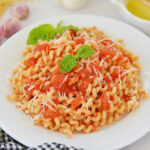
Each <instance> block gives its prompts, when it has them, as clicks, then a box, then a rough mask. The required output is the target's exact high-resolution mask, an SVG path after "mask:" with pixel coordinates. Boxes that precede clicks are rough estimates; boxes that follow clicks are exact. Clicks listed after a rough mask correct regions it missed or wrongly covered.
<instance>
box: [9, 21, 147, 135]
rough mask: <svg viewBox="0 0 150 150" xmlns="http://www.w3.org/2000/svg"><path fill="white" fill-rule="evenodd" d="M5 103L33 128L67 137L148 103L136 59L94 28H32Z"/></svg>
mask: <svg viewBox="0 0 150 150" xmlns="http://www.w3.org/2000/svg"><path fill="white" fill-rule="evenodd" d="M27 45H28V46H27V48H26V50H25V51H24V52H23V59H22V62H21V63H20V64H18V65H16V67H15V69H14V70H13V75H12V77H11V78H10V82H11V87H12V94H10V95H8V96H7V97H8V99H9V100H11V101H14V102H15V105H16V107H17V108H19V109H21V110H22V111H24V112H25V113H26V114H28V115H30V116H31V117H32V118H33V120H34V122H35V124H36V125H40V126H43V127H45V128H47V129H50V130H53V131H59V132H62V133H65V134H67V135H68V137H71V136H72V133H79V132H80V133H89V132H95V131H98V129H99V127H102V126H105V125H106V124H111V123H113V122H114V121H116V120H118V119H119V118H120V117H121V116H122V115H124V114H126V113H128V112H131V111H134V109H136V108H137V107H139V105H140V104H139V102H140V100H142V99H144V98H147V97H148V95H147V94H146V92H145V90H144V89H143V88H142V83H141V78H140V75H139V73H140V64H139V63H138V60H139V57H138V56H134V55H133V54H132V52H130V51H129V50H127V49H126V48H125V46H124V45H123V43H122V40H118V41H114V40H113V39H111V38H110V37H109V36H108V35H106V34H105V33H104V32H103V31H101V30H98V29H97V28H96V27H91V28H85V27H83V28H78V27H75V26H72V25H69V26H62V22H60V23H58V25H57V26H56V28H55V27H53V26H52V25H50V24H44V25H40V26H38V27H37V28H34V29H33V30H32V31H31V32H30V34H29V38H28V41H27Z"/></svg>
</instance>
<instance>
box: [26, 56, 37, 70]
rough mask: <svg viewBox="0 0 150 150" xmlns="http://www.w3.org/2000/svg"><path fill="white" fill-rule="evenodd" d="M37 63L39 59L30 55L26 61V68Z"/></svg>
mask: <svg viewBox="0 0 150 150" xmlns="http://www.w3.org/2000/svg"><path fill="white" fill-rule="evenodd" d="M36 63H37V59H35V58H34V57H30V58H29V59H28V60H26V61H25V66H26V67H25V69H28V68H29V67H30V66H33V65H35V64H36Z"/></svg>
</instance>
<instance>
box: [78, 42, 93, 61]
mask: <svg viewBox="0 0 150 150" xmlns="http://www.w3.org/2000/svg"><path fill="white" fill-rule="evenodd" d="M94 53H95V50H94V49H93V48H92V47H91V46H88V45H84V46H82V47H81V48H79V50H78V52H77V54H76V56H75V57H76V59H79V58H88V57H90V56H91V55H92V54H94Z"/></svg>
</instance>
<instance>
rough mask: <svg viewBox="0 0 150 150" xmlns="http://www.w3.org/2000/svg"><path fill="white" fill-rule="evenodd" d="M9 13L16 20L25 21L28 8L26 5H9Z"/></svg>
mask: <svg viewBox="0 0 150 150" xmlns="http://www.w3.org/2000/svg"><path fill="white" fill-rule="evenodd" d="M11 13H12V15H13V16H14V17H17V18H18V19H25V18H27V17H28V16H29V13H30V11H29V8H28V6H27V5H26V4H22V3H16V4H12V5H11Z"/></svg>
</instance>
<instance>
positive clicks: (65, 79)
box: [59, 74, 68, 87]
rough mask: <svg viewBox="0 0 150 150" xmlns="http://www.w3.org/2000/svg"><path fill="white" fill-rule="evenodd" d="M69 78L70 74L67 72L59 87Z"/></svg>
mask: <svg viewBox="0 0 150 150" xmlns="http://www.w3.org/2000/svg"><path fill="white" fill-rule="evenodd" d="M67 78H68V74H67V75H66V77H65V78H64V80H63V82H62V83H61V84H60V85H59V87H61V86H62V85H63V84H64V82H65V81H66V80H67Z"/></svg>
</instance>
